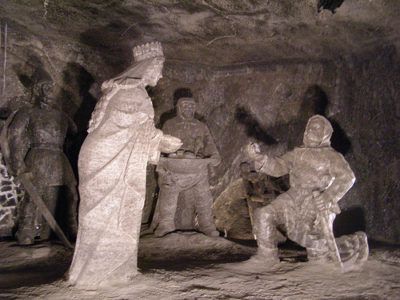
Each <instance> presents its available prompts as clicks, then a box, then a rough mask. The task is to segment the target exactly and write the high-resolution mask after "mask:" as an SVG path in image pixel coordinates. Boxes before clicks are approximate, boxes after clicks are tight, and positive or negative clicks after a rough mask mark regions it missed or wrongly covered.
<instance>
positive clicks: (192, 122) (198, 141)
mask: <svg viewBox="0 0 400 300" xmlns="http://www.w3.org/2000/svg"><path fill="white" fill-rule="evenodd" d="M195 112H196V102H195V101H194V99H193V98H188V97H183V98H180V99H179V100H178V102H177V114H178V115H177V116H176V117H175V118H173V119H171V120H168V121H167V122H166V123H165V125H164V126H163V131H164V132H165V133H168V134H171V135H173V136H176V137H178V138H180V139H181V140H182V143H183V144H182V146H181V147H180V148H179V150H178V152H177V153H173V154H170V155H169V158H168V159H167V160H166V161H167V162H166V163H163V164H159V165H158V167H157V172H158V175H159V185H160V195H159V198H158V203H157V208H156V212H155V216H154V220H153V223H152V228H153V229H154V228H156V229H155V232H154V234H155V236H157V237H162V236H164V235H166V234H167V233H169V232H172V231H174V230H176V229H179V228H176V224H175V213H176V211H177V206H178V197H179V194H180V193H181V192H183V194H184V195H183V196H184V197H185V199H184V201H185V202H190V199H189V198H193V201H191V202H192V203H193V204H192V206H194V207H186V208H185V209H187V210H191V211H193V214H192V217H191V218H192V220H191V223H193V224H194V218H195V216H196V215H197V221H198V227H199V230H200V231H201V232H203V233H204V234H206V235H208V236H219V232H218V231H217V230H216V228H215V224H214V216H213V213H212V204H213V198H212V195H211V192H210V184H209V182H208V165H210V166H212V167H215V166H217V165H219V163H220V162H221V158H220V155H219V153H218V150H217V147H216V146H215V143H214V141H213V138H212V136H211V133H210V130H209V129H208V127H207V125H206V124H204V123H202V122H200V121H199V120H197V119H196V118H195V117H194V116H195ZM173 158H174V159H175V162H174V160H170V159H173ZM179 158H184V159H189V160H188V161H187V165H186V168H185V170H182V172H177V171H174V170H173V169H172V168H174V165H175V163H176V164H177V163H179V161H178V160H179ZM203 159H207V161H206V160H203ZM201 160H203V162H205V163H204V164H201V166H200V167H195V164H196V162H198V163H201ZM191 163H192V164H193V165H192V166H191ZM196 166H198V165H197V164H196ZM183 205H185V204H183ZM186 223H187V222H186Z"/></svg>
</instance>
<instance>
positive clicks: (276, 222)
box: [246, 115, 368, 268]
mask: <svg viewBox="0 0 400 300" xmlns="http://www.w3.org/2000/svg"><path fill="white" fill-rule="evenodd" d="M332 133H333V129H332V126H331V124H330V122H329V121H328V120H327V119H326V118H324V117H322V116H320V115H315V116H313V117H311V118H310V119H309V120H308V123H307V126H306V130H305V133H304V138H303V146H301V147H297V148H295V149H294V150H292V151H290V152H288V153H286V154H284V155H283V156H281V157H277V158H272V157H269V156H267V155H262V154H260V152H259V147H258V145H257V144H250V145H248V146H247V148H246V152H247V155H248V156H249V158H250V159H252V160H254V162H255V166H256V169H257V170H258V171H260V172H262V173H265V174H268V175H271V176H275V177H280V176H283V175H285V174H289V180H290V188H289V190H288V191H287V192H285V193H283V194H281V195H279V196H278V197H277V198H276V199H275V200H273V201H272V202H271V203H270V204H269V205H267V206H265V207H262V208H259V209H257V210H256V211H255V213H254V215H253V233H254V234H255V236H256V238H257V244H258V250H257V253H256V255H254V256H253V257H252V258H251V259H250V260H249V261H248V263H257V265H263V266H264V267H270V266H273V265H275V264H276V263H278V262H279V259H278V248H277V243H278V238H277V237H278V236H279V234H278V233H279V232H281V233H284V234H285V235H286V236H287V237H288V238H289V239H291V240H292V241H294V242H296V243H298V244H299V245H301V246H303V247H305V248H306V250H307V256H308V260H309V261H316V262H324V263H325V262H329V261H331V262H337V263H339V264H340V266H341V267H342V268H343V267H344V266H346V267H348V268H352V267H355V266H359V265H361V264H362V263H363V262H365V261H366V260H367V258H368V244H367V237H366V235H365V233H363V232H357V233H355V234H353V235H349V236H342V237H340V238H339V239H335V238H334V236H333V229H332V224H333V220H334V218H335V216H336V214H338V213H340V209H339V206H338V204H337V203H338V201H339V200H340V199H341V198H342V197H343V196H344V195H345V194H346V192H347V191H348V190H349V189H350V188H351V187H352V186H353V184H354V181H355V176H354V174H353V171H352V170H351V168H350V166H349V165H348V163H347V162H346V160H345V159H344V157H343V156H342V155H341V154H339V153H338V152H336V151H335V150H334V149H333V148H331V146H330V138H331V135H332Z"/></svg>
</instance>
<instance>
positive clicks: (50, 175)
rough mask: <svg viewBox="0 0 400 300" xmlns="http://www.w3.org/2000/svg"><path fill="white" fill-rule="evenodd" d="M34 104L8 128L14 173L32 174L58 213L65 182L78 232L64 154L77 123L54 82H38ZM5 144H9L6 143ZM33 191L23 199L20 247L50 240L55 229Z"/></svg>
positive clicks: (75, 200) (9, 158) (73, 225)
mask: <svg viewBox="0 0 400 300" xmlns="http://www.w3.org/2000/svg"><path fill="white" fill-rule="evenodd" d="M36 87H37V88H38V90H37V92H36V93H35V94H36V95H35V96H36V97H35V99H34V101H35V102H34V105H33V107H25V108H22V109H20V110H18V111H17V112H16V113H15V114H12V115H11V116H10V119H9V120H8V121H7V123H9V125H8V126H7V128H4V130H6V136H7V148H8V149H3V152H5V154H6V156H7V158H6V162H7V163H8V165H9V168H10V172H11V174H12V175H14V176H16V178H17V179H18V175H20V174H23V173H31V174H32V183H33V185H34V186H35V188H36V190H37V191H38V193H39V195H40V196H41V197H42V199H43V201H44V203H45V204H46V206H47V208H48V209H49V210H50V212H51V213H52V214H53V216H54V215H55V212H56V207H57V204H58V199H59V196H60V195H59V191H60V187H61V186H66V187H67V188H68V190H69V192H70V194H71V197H70V199H72V201H71V202H72V203H69V204H68V205H63V207H64V209H65V208H67V222H68V225H69V227H70V231H72V232H71V233H72V235H75V234H76V231H77V210H76V208H77V203H78V194H77V191H76V180H75V176H74V173H73V171H72V168H71V165H70V163H69V161H68V159H67V157H66V156H65V154H64V152H63V145H64V141H65V138H66V135H67V131H68V129H71V130H72V132H76V126H75V124H74V123H73V121H72V120H71V119H70V118H69V117H68V116H67V115H66V114H65V113H63V112H62V110H61V105H60V103H58V101H59V100H58V98H56V97H55V96H54V85H53V82H51V81H49V80H45V81H41V82H39V83H38V84H37V86H36ZM3 146H4V144H3ZM37 210H38V208H37V207H36V205H35V204H34V203H33V201H32V199H30V196H29V194H28V193H25V197H24V198H23V200H22V201H21V202H20V203H19V208H18V231H17V234H16V236H17V240H18V243H19V244H20V245H31V244H33V243H34V239H35V237H36V236H40V238H41V239H42V240H46V239H49V237H50V233H51V229H50V227H49V225H48V224H47V222H46V221H45V220H44V218H43V217H42V214H41V213H40V211H37Z"/></svg>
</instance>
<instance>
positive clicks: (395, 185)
mask: <svg viewBox="0 0 400 300" xmlns="http://www.w3.org/2000/svg"><path fill="white" fill-rule="evenodd" d="M398 61H399V57H398V53H397V51H396V49H395V48H394V47H390V46H388V47H382V48H379V49H376V50H375V51H373V52H370V53H365V55H364V56H362V57H351V58H347V59H346V60H344V61H341V62H340V63H338V68H339V70H340V78H341V79H340V80H341V91H340V94H341V95H340V112H339V113H338V114H337V115H336V116H335V118H334V119H335V121H337V122H338V123H339V124H340V125H341V126H342V129H343V131H344V132H345V133H346V135H347V136H348V140H349V142H350V145H349V147H348V151H347V154H346V158H347V159H348V160H349V162H350V164H351V166H352V168H353V170H354V172H355V174H356V177H357V181H356V183H355V185H354V187H353V189H352V190H351V191H350V192H349V194H348V196H347V197H346V201H345V202H346V206H345V207H346V208H347V209H346V210H344V212H343V213H342V215H343V216H342V218H338V220H337V221H338V222H337V223H338V224H337V225H338V226H337V227H339V225H342V226H341V228H337V229H338V230H339V231H342V232H343V233H346V231H349V230H355V229H362V228H363V227H366V230H367V233H368V235H369V236H370V238H373V239H377V240H380V241H386V242H390V243H400V218H399V214H400V202H399V201H398V199H399V196H398V195H399V192H400V189H399V181H398V180H399V175H400V174H399V170H400V164H399V158H398V157H399V156H398V153H399V150H400V142H399V136H400V127H399V117H400V103H399V97H400V72H399V71H400V69H399V67H398V66H399V62H398Z"/></svg>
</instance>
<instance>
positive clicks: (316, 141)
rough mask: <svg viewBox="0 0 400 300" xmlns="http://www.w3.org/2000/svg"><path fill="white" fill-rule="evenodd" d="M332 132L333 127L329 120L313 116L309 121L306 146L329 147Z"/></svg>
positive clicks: (304, 139) (305, 137)
mask: <svg viewBox="0 0 400 300" xmlns="http://www.w3.org/2000/svg"><path fill="white" fill-rule="evenodd" d="M332 132H333V130H332V126H331V124H330V123H329V121H328V120H327V119H325V118H324V117H322V116H319V115H316V116H313V117H311V118H310V119H309V121H308V123H307V126H306V130H305V132H304V138H303V143H304V146H306V147H320V146H329V145H330V138H331V136H332Z"/></svg>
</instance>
